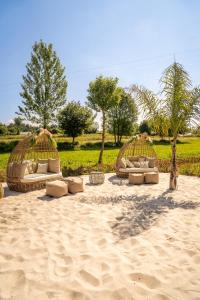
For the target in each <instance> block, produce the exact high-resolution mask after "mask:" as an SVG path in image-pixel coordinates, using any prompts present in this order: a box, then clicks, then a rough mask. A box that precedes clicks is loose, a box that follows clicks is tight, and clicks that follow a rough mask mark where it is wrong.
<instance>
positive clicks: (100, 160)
mask: <svg viewBox="0 0 200 300" xmlns="http://www.w3.org/2000/svg"><path fill="white" fill-rule="evenodd" d="M102 116H103V124H102V140H101V151H100V153H99V161H98V163H99V164H102V161H103V150H104V142H105V131H106V114H105V112H104V111H103V112H102Z"/></svg>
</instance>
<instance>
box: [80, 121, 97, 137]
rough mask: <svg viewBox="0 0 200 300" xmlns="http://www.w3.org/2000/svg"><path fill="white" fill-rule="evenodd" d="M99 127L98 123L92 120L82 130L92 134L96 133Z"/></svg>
mask: <svg viewBox="0 0 200 300" xmlns="http://www.w3.org/2000/svg"><path fill="white" fill-rule="evenodd" d="M98 129H99V124H98V123H97V122H93V123H92V124H91V125H90V126H88V128H86V129H85V130H84V133H86V134H94V133H97V131H98Z"/></svg>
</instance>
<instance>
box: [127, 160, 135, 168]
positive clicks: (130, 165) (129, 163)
mask: <svg viewBox="0 0 200 300" xmlns="http://www.w3.org/2000/svg"><path fill="white" fill-rule="evenodd" d="M126 167H128V168H133V167H134V164H132V162H131V161H130V160H128V159H126Z"/></svg>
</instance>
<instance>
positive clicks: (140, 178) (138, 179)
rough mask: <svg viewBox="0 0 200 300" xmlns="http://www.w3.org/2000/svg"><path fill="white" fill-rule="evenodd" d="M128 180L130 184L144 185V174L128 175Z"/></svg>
mask: <svg viewBox="0 0 200 300" xmlns="http://www.w3.org/2000/svg"><path fill="white" fill-rule="evenodd" d="M128 179H129V183H130V184H143V183H144V174H140V173H139V174H138V173H137V174H134V173H130V174H129V177H128Z"/></svg>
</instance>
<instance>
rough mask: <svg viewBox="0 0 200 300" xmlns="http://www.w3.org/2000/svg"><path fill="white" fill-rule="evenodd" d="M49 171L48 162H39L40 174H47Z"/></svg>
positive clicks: (38, 169)
mask: <svg viewBox="0 0 200 300" xmlns="http://www.w3.org/2000/svg"><path fill="white" fill-rule="evenodd" d="M47 171H48V164H40V163H38V168H37V173H38V174H44V173H45V174H46V173H47Z"/></svg>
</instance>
